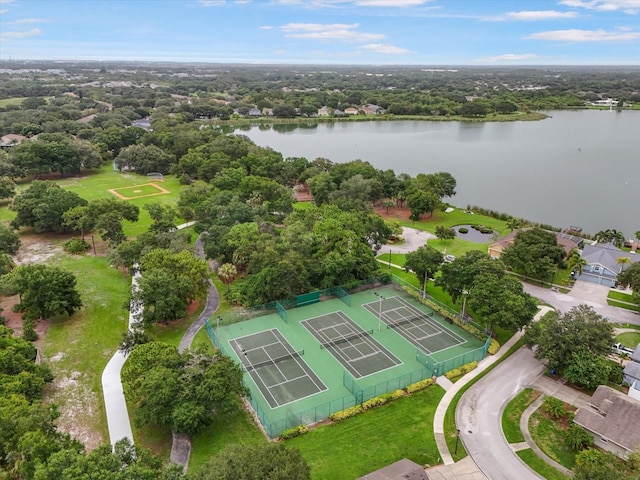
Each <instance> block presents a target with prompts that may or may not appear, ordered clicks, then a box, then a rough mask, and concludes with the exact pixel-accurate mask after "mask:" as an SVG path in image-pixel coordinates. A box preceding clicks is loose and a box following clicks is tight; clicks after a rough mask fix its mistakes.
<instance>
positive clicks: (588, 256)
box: [582, 243, 640, 273]
mask: <svg viewBox="0 0 640 480" xmlns="http://www.w3.org/2000/svg"><path fill="white" fill-rule="evenodd" d="M620 257H627V258H629V259H630V260H631V263H635V262H638V261H640V255H637V254H635V253H627V252H623V251H622V250H620V249H619V248H618V247H616V246H615V245H613V244H611V243H599V244H597V245H585V246H584V249H583V250H582V258H584V259H585V260H586V261H587V263H588V264H589V265H594V264H598V265H602V266H603V267H605V268H606V269H608V270H611V271H612V272H613V273H618V272H619V271H620V264H619V263H618V258H620Z"/></svg>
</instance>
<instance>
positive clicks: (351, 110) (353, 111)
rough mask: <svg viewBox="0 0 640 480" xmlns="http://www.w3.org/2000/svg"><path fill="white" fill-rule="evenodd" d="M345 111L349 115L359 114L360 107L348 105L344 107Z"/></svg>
mask: <svg viewBox="0 0 640 480" xmlns="http://www.w3.org/2000/svg"><path fill="white" fill-rule="evenodd" d="M344 113H346V114H347V115H357V114H358V109H357V108H356V107H347V108H345V109H344Z"/></svg>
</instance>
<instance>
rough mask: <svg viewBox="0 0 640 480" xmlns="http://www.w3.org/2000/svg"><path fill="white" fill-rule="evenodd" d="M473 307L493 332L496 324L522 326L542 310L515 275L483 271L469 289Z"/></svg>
mask: <svg viewBox="0 0 640 480" xmlns="http://www.w3.org/2000/svg"><path fill="white" fill-rule="evenodd" d="M467 301H468V304H469V307H470V308H471V309H472V310H473V311H474V312H475V313H476V315H477V316H478V317H479V319H480V320H482V321H484V322H485V323H486V324H487V327H488V329H489V330H490V331H491V332H493V330H494V329H495V327H496V326H500V327H503V328H506V329H509V330H519V329H521V328H523V327H526V326H527V325H529V324H530V323H531V320H533V317H534V316H535V314H536V312H537V311H538V307H537V305H536V302H535V300H534V299H533V297H532V296H531V295H529V294H528V293H526V292H525V291H524V290H523V287H522V283H520V281H518V280H516V279H515V278H513V277H512V276H507V275H495V274H479V275H476V277H475V278H474V281H473V283H472V285H471V288H470V289H469V295H468V300H467Z"/></svg>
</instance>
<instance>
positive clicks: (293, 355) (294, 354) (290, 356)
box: [243, 350, 304, 372]
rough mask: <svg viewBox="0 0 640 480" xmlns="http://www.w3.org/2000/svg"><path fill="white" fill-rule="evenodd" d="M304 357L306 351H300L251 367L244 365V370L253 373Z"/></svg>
mask: <svg viewBox="0 0 640 480" xmlns="http://www.w3.org/2000/svg"><path fill="white" fill-rule="evenodd" d="M302 355H304V350H299V351H297V352H291V353H290V354H287V355H282V356H281V357H276V358H270V359H269V360H263V361H262V362H256V363H252V364H251V365H243V366H244V369H245V370H246V371H247V372H251V371H253V370H255V369H257V368H260V367H266V366H267V365H275V364H276V363H279V362H282V361H284V360H291V359H292V358H298V357H301V356H302Z"/></svg>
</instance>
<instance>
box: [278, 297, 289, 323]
mask: <svg viewBox="0 0 640 480" xmlns="http://www.w3.org/2000/svg"><path fill="white" fill-rule="evenodd" d="M276 310H277V311H278V315H280V318H282V319H283V320H284V321H285V323H288V320H287V311H286V310H285V309H284V307H283V306H282V304H281V303H280V302H278V301H276Z"/></svg>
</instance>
